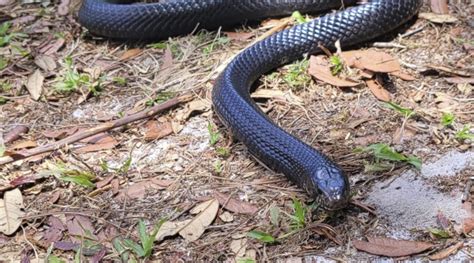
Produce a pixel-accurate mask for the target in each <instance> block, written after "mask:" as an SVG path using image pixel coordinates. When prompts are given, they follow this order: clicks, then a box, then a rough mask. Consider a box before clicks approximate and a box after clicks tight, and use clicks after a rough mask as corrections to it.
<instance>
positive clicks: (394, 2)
mask: <svg viewBox="0 0 474 263" xmlns="http://www.w3.org/2000/svg"><path fill="white" fill-rule="evenodd" d="M342 2H344V4H354V2H356V1H341V0H260V1H258V0H241V1H237V0H174V1H164V2H162V3H152V4H116V3H111V2H105V1H104V0H85V1H84V3H83V5H82V8H81V10H80V11H79V22H80V23H81V24H82V25H84V26H85V27H86V28H88V29H89V30H90V31H91V32H92V33H95V34H98V35H102V36H106V37H111V38H118V39H135V40H156V39H163V38H166V37H169V36H175V35H180V34H185V33H190V32H192V31H193V30H194V29H196V25H199V27H202V28H216V27H218V26H221V25H222V26H229V25H233V24H235V23H237V22H239V21H242V20H244V19H246V20H257V19H261V18H264V17H268V16H276V15H286V14H290V13H291V12H292V11H295V10H299V11H303V12H310V11H311V12H314V11H321V10H325V9H330V8H335V7H338V6H340V5H341V3H342ZM421 4H422V0H373V1H369V2H368V3H366V4H362V5H358V6H355V7H352V8H348V9H346V10H344V11H341V12H337V13H334V14H330V15H326V16H324V17H321V18H318V19H315V20H313V21H311V22H308V23H305V24H301V25H297V26H295V27H292V28H290V29H288V30H284V31H282V32H279V33H276V34H274V35H272V36H270V37H268V38H266V39H264V40H262V41H260V42H258V43H256V44H255V45H253V46H251V47H249V48H248V49H246V50H245V51H243V52H242V53H240V54H239V55H238V56H237V57H236V58H235V59H234V60H233V61H232V62H231V63H230V64H229V65H228V66H227V68H226V69H225V70H224V71H223V72H222V73H221V75H220V76H219V78H218V79H217V82H216V84H215V86H214V89H213V93H212V100H213V104H214V108H215V111H216V112H217V114H218V115H219V116H220V118H221V119H222V120H223V121H224V123H225V124H226V126H227V127H229V128H230V129H231V131H232V133H233V134H234V135H235V136H236V137H237V138H238V139H239V140H241V141H242V142H243V143H244V144H245V145H246V146H247V147H248V149H249V151H250V152H251V153H252V154H253V155H255V156H256V157H257V158H258V159H259V160H260V161H262V162H263V163H264V164H265V165H267V166H268V167H270V168H272V169H273V170H275V171H276V172H279V173H283V174H285V175H286V176H287V177H288V178H289V179H290V180H291V181H293V182H294V183H296V184H297V185H298V186H300V187H302V188H303V189H305V190H306V191H307V192H308V193H309V194H310V195H311V196H312V197H314V198H315V199H317V200H318V201H319V202H321V204H322V205H323V206H325V207H326V208H328V209H339V208H342V207H343V206H345V205H346V203H347V200H348V198H349V183H348V180H347V177H346V176H345V175H344V174H343V172H342V171H341V169H340V168H339V167H338V166H337V165H336V164H334V163H333V162H332V161H330V160H329V159H328V158H327V157H326V156H324V155H323V154H321V153H320V152H318V151H317V150H315V149H313V148H312V147H310V146H308V145H307V144H305V143H304V142H302V141H300V140H298V139H297V138H295V137H293V136H292V135H290V134H288V133H287V132H285V131H284V130H283V129H281V128H279V127H278V126H277V125H275V124H274V123H273V122H272V121H271V120H270V119H269V118H268V117H267V116H266V115H265V114H264V113H263V112H262V111H261V110H260V109H259V108H258V107H257V106H256V105H255V103H254V102H253V100H252V99H251V98H250V94H249V89H250V86H251V85H252V83H253V82H254V81H255V80H256V79H257V78H258V77H259V76H261V75H262V74H264V73H266V72H268V71H270V70H272V69H274V68H276V67H278V66H279V65H282V64H285V63H289V62H291V61H294V60H296V59H298V58H301V57H303V56H304V54H308V53H310V54H314V53H318V52H321V50H320V48H319V47H320V46H325V47H332V46H333V45H334V43H335V42H336V41H337V40H339V41H340V43H341V45H342V46H343V47H345V46H350V45H354V44H357V43H361V42H364V41H367V40H369V39H372V38H374V37H377V36H380V35H382V34H384V33H386V32H388V31H391V30H393V29H395V28H397V27H398V26H400V25H401V24H403V23H405V22H406V21H407V20H409V19H410V18H411V17H413V16H414V15H415V14H416V13H417V12H418V10H419V8H420V7H421Z"/></svg>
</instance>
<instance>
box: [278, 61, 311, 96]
mask: <svg viewBox="0 0 474 263" xmlns="http://www.w3.org/2000/svg"><path fill="white" fill-rule="evenodd" d="M308 67H309V61H308V60H307V59H303V60H300V61H296V62H295V63H293V64H290V65H288V67H287V68H288V69H287V71H286V72H285V75H284V76H283V80H284V81H285V82H286V83H287V84H288V85H289V86H290V88H293V89H294V88H301V87H303V86H305V85H307V84H308V83H310V82H311V77H310V76H309V75H308V73H307V72H308Z"/></svg>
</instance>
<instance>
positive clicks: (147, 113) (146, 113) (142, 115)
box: [0, 95, 192, 165]
mask: <svg viewBox="0 0 474 263" xmlns="http://www.w3.org/2000/svg"><path fill="white" fill-rule="evenodd" d="M191 98H192V97H191V96H190V95H183V96H180V97H176V98H173V99H170V100H168V101H166V102H164V103H161V104H158V105H155V106H153V107H152V108H150V109H145V110H143V111H140V112H138V113H135V114H133V115H130V116H125V117H123V118H121V119H118V120H115V121H110V122H107V123H104V124H101V125H98V126H96V127H92V128H89V129H87V130H84V131H81V132H79V133H76V134H73V135H71V136H69V137H66V138H64V139H62V140H59V141H57V142H54V143H51V144H48V145H44V146H40V147H36V148H33V149H30V150H26V151H22V152H18V153H17V154H15V157H14V158H12V157H10V158H8V159H6V160H1V159H0V165H4V164H8V163H12V162H15V161H18V160H23V159H26V158H29V157H32V156H36V155H39V154H43V153H47V152H51V151H54V150H57V149H60V148H63V147H66V146H67V145H69V144H71V143H74V142H77V141H80V140H82V139H84V138H88V137H91V136H93V135H96V134H99V133H101V132H105V131H108V130H112V129H115V128H118V127H120V126H124V125H127V124H129V123H131V122H135V121H139V120H142V119H147V118H150V117H153V116H155V115H156V114H158V113H160V112H162V111H165V110H168V109H171V108H173V107H176V106H177V105H179V104H181V103H184V102H187V101H189V100H191Z"/></svg>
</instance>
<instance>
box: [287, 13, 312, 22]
mask: <svg viewBox="0 0 474 263" xmlns="http://www.w3.org/2000/svg"><path fill="white" fill-rule="evenodd" d="M291 17H292V18H293V19H294V20H295V22H296V23H297V24H304V23H307V22H309V21H310V19H309V18H307V17H305V16H303V15H302V14H301V13H300V12H299V11H295V12H293V14H291Z"/></svg>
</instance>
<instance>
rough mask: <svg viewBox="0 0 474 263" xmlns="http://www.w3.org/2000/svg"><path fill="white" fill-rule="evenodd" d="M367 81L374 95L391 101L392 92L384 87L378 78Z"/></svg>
mask: <svg viewBox="0 0 474 263" xmlns="http://www.w3.org/2000/svg"><path fill="white" fill-rule="evenodd" d="M365 83H367V87H369V89H370V91H371V92H372V94H374V96H375V97H376V98H377V99H379V100H381V101H385V102H389V101H390V99H391V96H390V93H389V92H388V91H387V90H386V89H384V88H383V87H382V85H380V84H379V83H378V81H376V80H371V79H369V80H366V81H365Z"/></svg>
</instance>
